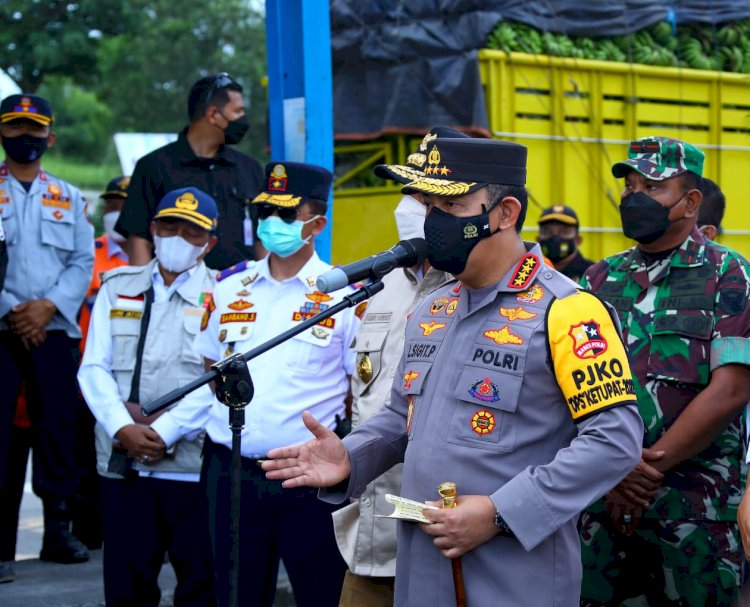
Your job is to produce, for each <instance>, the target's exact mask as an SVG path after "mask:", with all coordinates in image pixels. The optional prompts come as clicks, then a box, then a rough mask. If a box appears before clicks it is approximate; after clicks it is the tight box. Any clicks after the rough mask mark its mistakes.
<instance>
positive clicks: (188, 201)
mask: <svg viewBox="0 0 750 607" xmlns="http://www.w3.org/2000/svg"><path fill="white" fill-rule="evenodd" d="M174 206H176V207H177V208H178V209H185V210H187V211H195V209H197V208H198V199H197V198H196V197H195V196H194V195H193V193H192V192H185V193H184V194H183V195H182V196H180V197H179V198H178V199H177V200H175V201H174Z"/></svg>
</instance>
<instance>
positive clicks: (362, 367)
mask: <svg viewBox="0 0 750 607" xmlns="http://www.w3.org/2000/svg"><path fill="white" fill-rule="evenodd" d="M357 375H359V379H361V380H362V381H363V382H365V383H366V384H367V383H370V380H371V379H372V361H371V360H370V357H369V356H368V355H367V353H365V354H363V355H362V356H361V357H360V359H359V360H358V361H357Z"/></svg>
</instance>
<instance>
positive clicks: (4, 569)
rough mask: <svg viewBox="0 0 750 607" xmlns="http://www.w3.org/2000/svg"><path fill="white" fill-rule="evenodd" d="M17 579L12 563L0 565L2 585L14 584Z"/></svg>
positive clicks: (0, 582) (0, 581)
mask: <svg viewBox="0 0 750 607" xmlns="http://www.w3.org/2000/svg"><path fill="white" fill-rule="evenodd" d="M15 579H16V572H15V571H13V567H12V566H11V564H10V563H0V584H4V583H6V582H12V581H13V580H15Z"/></svg>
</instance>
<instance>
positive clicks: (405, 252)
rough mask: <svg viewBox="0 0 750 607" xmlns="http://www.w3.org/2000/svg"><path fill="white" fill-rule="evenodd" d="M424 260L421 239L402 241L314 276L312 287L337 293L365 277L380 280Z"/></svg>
mask: <svg viewBox="0 0 750 607" xmlns="http://www.w3.org/2000/svg"><path fill="white" fill-rule="evenodd" d="M426 257H427V243H426V242H425V239H424V238H410V239H409V240H402V241H401V242H398V243H396V244H395V245H393V246H392V247H391V248H390V249H388V250H387V251H383V252H382V253H378V254H377V255H371V256H370V257H366V258H365V259H360V260H359V261H355V262H354V263H350V264H348V265H345V266H341V267H340V268H332V269H330V270H328V271H327V272H324V273H323V274H321V275H320V276H318V281H317V282H316V286H317V287H318V290H319V291H322V292H323V293H330V292H331V291H338V290H339V289H343V288H344V287H345V286H347V285H350V284H352V283H353V282H359V281H360V280H364V279H366V278H372V279H378V278H382V277H383V276H385V275H386V274H388V272H391V271H392V270H395V269H396V268H410V267H411V266H414V265H416V264H417V263H419V261H420V260H422V259H425V258H426Z"/></svg>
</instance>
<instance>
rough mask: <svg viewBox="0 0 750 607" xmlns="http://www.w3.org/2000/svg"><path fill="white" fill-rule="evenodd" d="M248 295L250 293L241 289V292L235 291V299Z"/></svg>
mask: <svg viewBox="0 0 750 607" xmlns="http://www.w3.org/2000/svg"><path fill="white" fill-rule="evenodd" d="M248 295H250V291H248V290H247V289H242V291H237V297H247V296H248Z"/></svg>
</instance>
